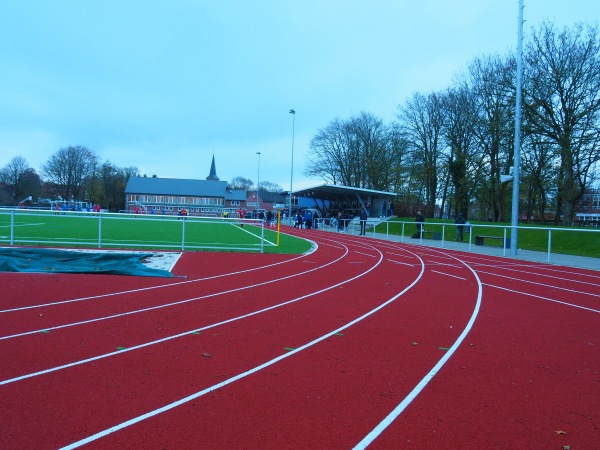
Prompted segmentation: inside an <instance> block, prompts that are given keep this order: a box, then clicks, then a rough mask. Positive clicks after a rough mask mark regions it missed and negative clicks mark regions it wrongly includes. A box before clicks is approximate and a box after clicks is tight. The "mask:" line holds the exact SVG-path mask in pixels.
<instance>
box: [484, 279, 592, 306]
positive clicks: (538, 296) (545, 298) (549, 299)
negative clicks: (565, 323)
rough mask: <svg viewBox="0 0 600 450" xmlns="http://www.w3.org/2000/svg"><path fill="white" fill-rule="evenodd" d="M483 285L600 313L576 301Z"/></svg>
mask: <svg viewBox="0 0 600 450" xmlns="http://www.w3.org/2000/svg"><path fill="white" fill-rule="evenodd" d="M483 285H484V286H488V287H491V288H496V289H501V290H503V291H508V292H513V293H515V294H520V295H527V296H528V297H534V298H539V299H540V300H545V301H547V302H552V303H558V304H560V305H565V306H571V307H573V308H579V309H584V310H586V311H590V312H594V313H600V310H598V309H593V308H588V307H587V306H581V305H576V304H574V303H568V302H563V301H561V300H556V299H553V298H548V297H542V296H541V295H535V294H530V293H529V292H522V291H515V290H514V289H508V288H505V287H502V286H496V285H493V284H488V283H483Z"/></svg>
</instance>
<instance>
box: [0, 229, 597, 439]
mask: <svg viewBox="0 0 600 450" xmlns="http://www.w3.org/2000/svg"><path fill="white" fill-rule="evenodd" d="M290 232H292V233H296V234H301V235H303V236H304V237H306V238H307V239H310V240H312V241H313V242H314V243H315V247H316V248H315V251H313V252H311V253H309V254H306V255H302V256H290V255H268V254H234V253H205V252H190V253H184V254H183V255H182V257H181V258H180V259H179V262H178V263H177V265H176V266H175V267H174V269H173V273H174V274H175V275H179V276H181V278H168V279H167V278H160V279H157V278H146V277H128V276H111V275H73V274H23V273H0V286H1V294H0V295H1V300H0V358H1V359H0V360H1V361H2V365H1V367H0V448H1V449H3V450H8V449H51V448H78V447H85V448H102V449H105V448H106V449H109V448H110V449H114V448H130V449H133V448H143V449H192V448H194V449H196V448H198V449H200V448H202V449H232V448H244V449H254V448H261V449H263V448H273V449H275V448H277V449H286V448H289V449H305V448H311V449H321V448H322V449H333V448H336V449H337V448H339V449H350V448H365V447H369V448H374V449H380V448H381V449H388V448H389V449H398V448H415V449H425V448H427V449H448V448H462V449H468V448H472V449H482V448H486V449H487V448H507V449H513V448H540V449H541V448H543V449H548V448H549V449H552V448H556V449H562V448H565V447H570V448H571V449H573V450H576V449H590V448H598V442H600V351H599V349H600V272H597V271H586V270H580V269H573V268H567V267H557V266H550V265H544V264H532V263H523V262H521V261H514V260H510V259H504V258H495V257H490V256H485V255H476V254H472V253H461V252H453V251H444V250H440V249H433V248H428V247H421V246H413V245H406V244H400V243H391V242H388V241H380V240H376V239H365V238H361V237H357V236H347V235H344V234H333V233H324V232H321V231H316V230H290Z"/></svg>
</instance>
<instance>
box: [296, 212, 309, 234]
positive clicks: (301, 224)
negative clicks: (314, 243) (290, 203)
mask: <svg viewBox="0 0 600 450" xmlns="http://www.w3.org/2000/svg"><path fill="white" fill-rule="evenodd" d="M312 227H313V213H312V211H311V210H310V209H307V210H305V211H304V213H303V212H302V211H298V212H297V213H296V217H295V219H294V228H306V229H308V230H310V229H311V228H312Z"/></svg>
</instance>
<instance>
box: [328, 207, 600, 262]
mask: <svg viewBox="0 0 600 450" xmlns="http://www.w3.org/2000/svg"><path fill="white" fill-rule="evenodd" d="M345 222H346V223H344V224H343V225H340V224H339V223H338V221H337V219H317V220H316V228H317V229H319V228H320V229H324V230H327V231H338V232H345V233H349V234H353V235H358V233H359V232H360V221H359V220H357V219H356V218H354V219H348V220H346V221H345ZM398 226H400V227H401V231H400V233H390V227H398ZM462 226H463V227H464V229H463V236H464V243H465V244H466V246H467V250H468V251H472V246H473V245H484V244H485V241H486V240H489V239H495V240H501V241H502V243H503V244H504V245H502V254H503V256H506V254H507V251H509V250H510V240H511V230H512V229H513V227H512V226H511V225H497V224H496V225H490V224H472V223H467V224H464V225H462ZM366 228H367V234H368V235H371V236H373V237H378V238H380V239H386V240H395V241H400V242H405V241H407V240H411V241H413V242H419V243H420V244H422V243H423V241H424V240H425V241H426V242H428V244H429V243H431V242H432V241H434V242H433V243H434V244H435V243H438V242H439V246H440V247H441V248H445V246H446V245H448V244H449V243H450V242H452V243H454V242H456V240H455V239H451V238H450V239H449V238H448V236H455V235H456V229H457V224H454V223H447V222H425V223H424V224H423V229H424V232H423V233H420V234H419V233H418V232H417V227H416V223H415V222H414V221H410V222H408V221H406V222H403V221H381V220H379V219H376V218H369V219H367V225H366ZM467 228H468V230H467ZM516 228H517V229H518V230H526V231H527V232H535V233H546V236H545V240H546V254H547V261H548V262H550V260H551V255H552V248H553V245H556V243H554V242H553V238H554V235H555V234H556V233H589V234H588V236H589V239H592V240H593V242H594V243H597V245H598V246H600V230H599V229H592V228H573V227H530V226H518V227H516ZM492 229H495V230H500V231H501V232H500V233H499V234H498V233H496V234H495V235H493V236H490V230H492ZM407 232H408V233H409V235H408V236H407V235H406V233H407ZM411 233H413V234H411ZM521 234H522V233H519V245H520V246H521V248H523V244H524V243H525V244H527V242H526V241H525V240H524V238H523V237H522V236H521ZM413 236H416V237H413ZM429 245H430V244H429ZM538 251H539V250H538ZM555 253H558V252H555ZM560 253H562V254H570V253H568V252H560ZM592 257H596V258H599V260H598V266H599V267H600V253H599V254H598V255H594V256H592Z"/></svg>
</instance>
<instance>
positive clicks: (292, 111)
mask: <svg viewBox="0 0 600 450" xmlns="http://www.w3.org/2000/svg"><path fill="white" fill-rule="evenodd" d="M290 114H291V115H292V116H293V119H292V172H291V174H290V205H289V217H290V225H291V224H292V223H293V222H292V186H293V181H294V134H295V131H296V111H295V110H293V109H290Z"/></svg>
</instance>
